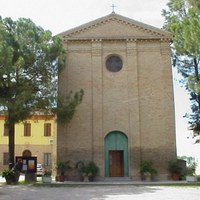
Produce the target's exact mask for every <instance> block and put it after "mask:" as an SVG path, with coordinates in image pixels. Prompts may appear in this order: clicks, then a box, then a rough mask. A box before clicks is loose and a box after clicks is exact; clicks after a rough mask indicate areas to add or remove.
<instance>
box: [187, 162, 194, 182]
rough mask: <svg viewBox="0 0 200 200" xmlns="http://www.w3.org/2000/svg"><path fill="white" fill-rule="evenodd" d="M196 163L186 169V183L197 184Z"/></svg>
mask: <svg viewBox="0 0 200 200" xmlns="http://www.w3.org/2000/svg"><path fill="white" fill-rule="evenodd" d="M195 170H196V163H195V162H194V163H192V164H189V165H188V166H187V167H186V181H187V182H196V181H197V177H195Z"/></svg>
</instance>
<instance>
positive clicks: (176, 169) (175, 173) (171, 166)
mask: <svg viewBox="0 0 200 200" xmlns="http://www.w3.org/2000/svg"><path fill="white" fill-rule="evenodd" d="M181 170H182V168H181V166H180V165H179V162H178V160H173V161H169V163H168V171H169V172H170V176H171V179H172V180H174V181H178V180H180V175H181Z"/></svg>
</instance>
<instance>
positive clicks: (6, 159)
mask: <svg viewBox="0 0 200 200" xmlns="http://www.w3.org/2000/svg"><path fill="white" fill-rule="evenodd" d="M3 165H9V153H7V152H6V153H5V152H4V153H3Z"/></svg>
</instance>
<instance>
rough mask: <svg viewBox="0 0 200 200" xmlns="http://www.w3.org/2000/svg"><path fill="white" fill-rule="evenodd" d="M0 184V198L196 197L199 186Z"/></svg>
mask: <svg viewBox="0 0 200 200" xmlns="http://www.w3.org/2000/svg"><path fill="white" fill-rule="evenodd" d="M174 183H176V182H148V183H147V182H134V181H119V182H109V181H108V182H93V183H83V182H80V183H77V182H65V183H55V184H54V183H53V184H51V186H49V185H44V184H42V183H38V184H36V185H31V184H30V185H6V184H5V183H3V182H1V183H0V200H36V199H38V200H79V199H80V200H132V199H134V200H146V199H148V200H199V199H200V185H198V186H193V185H189V186H185V182H178V185H176V186H175V185H174Z"/></svg>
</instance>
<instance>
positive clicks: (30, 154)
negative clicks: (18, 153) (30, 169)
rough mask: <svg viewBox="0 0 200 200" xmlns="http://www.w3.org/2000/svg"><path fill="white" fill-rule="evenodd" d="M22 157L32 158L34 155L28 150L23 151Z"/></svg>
mask: <svg viewBox="0 0 200 200" xmlns="http://www.w3.org/2000/svg"><path fill="white" fill-rule="evenodd" d="M22 156H23V157H31V156H32V153H31V151H30V150H28V149H26V150H24V151H23V153H22Z"/></svg>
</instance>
